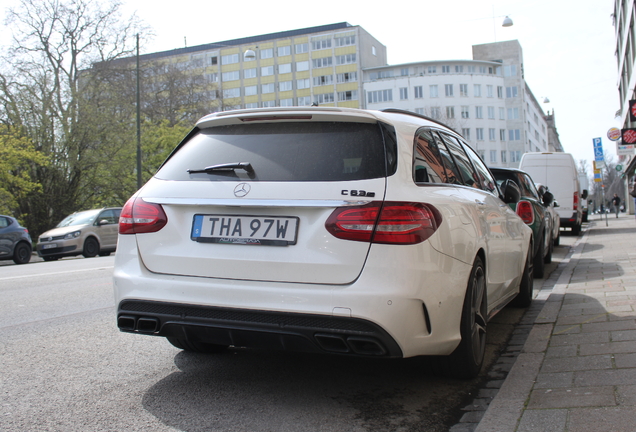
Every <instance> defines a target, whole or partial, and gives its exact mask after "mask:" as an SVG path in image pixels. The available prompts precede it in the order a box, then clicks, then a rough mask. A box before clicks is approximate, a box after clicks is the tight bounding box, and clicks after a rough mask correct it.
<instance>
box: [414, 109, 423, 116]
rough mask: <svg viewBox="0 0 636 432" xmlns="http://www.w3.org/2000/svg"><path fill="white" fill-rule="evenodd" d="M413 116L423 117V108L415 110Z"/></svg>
mask: <svg viewBox="0 0 636 432" xmlns="http://www.w3.org/2000/svg"><path fill="white" fill-rule="evenodd" d="M415 114H419V115H424V108H415Z"/></svg>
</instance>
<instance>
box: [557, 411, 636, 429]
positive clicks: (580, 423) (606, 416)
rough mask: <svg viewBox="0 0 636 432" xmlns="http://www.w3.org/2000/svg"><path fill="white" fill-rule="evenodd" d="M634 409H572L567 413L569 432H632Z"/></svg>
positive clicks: (634, 417)
mask: <svg viewBox="0 0 636 432" xmlns="http://www.w3.org/2000/svg"><path fill="white" fill-rule="evenodd" d="M634 419H636V408H635V407H633V406H626V407H619V408H597V409H572V410H570V413H569V419H568V430H569V431H590V432H598V431H603V432H629V431H633V430H634V423H635V421H634Z"/></svg>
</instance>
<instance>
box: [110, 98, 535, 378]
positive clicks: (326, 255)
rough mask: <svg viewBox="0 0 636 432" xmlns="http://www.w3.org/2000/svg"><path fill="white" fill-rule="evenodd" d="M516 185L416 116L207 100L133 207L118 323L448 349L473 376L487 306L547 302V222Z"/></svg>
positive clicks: (384, 350) (344, 344)
mask: <svg viewBox="0 0 636 432" xmlns="http://www.w3.org/2000/svg"><path fill="white" fill-rule="evenodd" d="M502 189H503V190H502V192H501V193H500V191H499V189H498V187H497V184H496V182H495V179H494V178H493V177H492V175H491V173H490V171H489V170H488V169H487V168H486V166H485V165H484V164H483V162H482V161H481V159H480V158H479V156H478V155H477V154H476V153H475V152H474V151H473V150H472V149H471V148H470V147H469V146H468V145H467V144H466V143H465V142H464V141H463V139H462V137H461V136H460V135H457V134H456V133H454V132H453V131H452V130H450V129H449V128H447V127H445V126H443V125H442V124H440V123H438V122H435V121H432V120H430V119H427V118H426V117H423V116H419V115H417V114H414V113H410V112H406V111H399V110H385V111H366V110H358V109H347V108H334V107H324V108H323V107H305V108H271V109H256V110H242V111H229V112H222V113H215V114H210V115H209V116H206V117H204V118H202V119H201V120H200V121H199V122H198V123H197V125H196V127H195V128H194V130H193V131H192V132H191V133H190V134H189V135H188V136H187V137H186V138H185V139H184V141H183V142H181V143H180V144H179V145H178V146H177V147H176V149H175V150H174V151H173V152H172V154H171V155H170V157H169V158H168V159H167V160H166V161H165V162H164V164H163V165H162V166H161V168H160V169H159V170H158V172H157V173H156V174H155V175H154V177H153V178H152V179H150V180H149V181H148V183H146V184H145V185H144V186H143V187H142V188H141V189H140V190H139V191H138V192H137V193H136V194H135V195H134V196H133V197H131V198H130V199H129V200H128V202H127V203H126V204H125V206H124V208H123V210H122V213H121V218H120V223H119V249H118V252H117V256H116V257H115V269H114V290H115V300H116V305H117V324H118V327H119V329H120V330H121V331H124V332H132V333H138V334H145V335H154V336H165V337H166V338H167V339H168V341H169V342H171V343H172V344H173V345H174V346H176V347H177V348H180V349H184V350H187V351H196V352H218V351H222V350H224V349H226V348H227V347H228V346H238V347H254V348H272V349H285V350H294V351H305V352H315V353H331V354H341V355H353V356H366V357H374V358H400V357H412V356H420V355H433V356H446V357H444V360H443V361H441V362H440V363H439V364H440V367H441V368H442V369H443V371H444V372H446V373H448V374H451V375H454V376H458V377H472V376H475V375H476V374H477V373H478V372H479V369H480V367H481V365H482V362H483V356H484V348H485V338H486V328H487V322H488V320H489V319H490V318H491V317H492V316H493V315H494V314H495V313H497V312H498V311H499V310H501V308H503V307H504V306H505V305H507V304H508V303H510V302H511V301H513V300H515V302H516V304H517V305H520V306H527V305H528V304H529V303H530V301H531V300H532V276H533V266H532V244H531V243H532V230H531V229H530V228H528V227H527V226H526V225H525V224H524V223H523V221H521V219H520V218H519V217H518V216H517V215H516V214H515V213H514V212H513V211H512V210H511V209H510V208H509V207H508V206H507V205H505V202H509V203H512V202H515V200H518V199H519V190H518V188H517V187H516V186H515V185H514V184H513V183H512V182H508V183H507V184H505V185H503V187H502ZM504 199H505V200H506V201H504Z"/></svg>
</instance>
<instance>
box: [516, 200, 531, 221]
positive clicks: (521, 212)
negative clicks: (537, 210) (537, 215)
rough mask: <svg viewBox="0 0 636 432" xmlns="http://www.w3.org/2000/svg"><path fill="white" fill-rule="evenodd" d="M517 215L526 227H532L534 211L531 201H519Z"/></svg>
mask: <svg viewBox="0 0 636 432" xmlns="http://www.w3.org/2000/svg"><path fill="white" fill-rule="evenodd" d="M517 215H518V216H519V217H520V218H521V220H523V221H524V222H525V223H526V225H532V223H533V222H534V209H533V208H532V204H531V203H530V202H529V201H519V202H518V203H517Z"/></svg>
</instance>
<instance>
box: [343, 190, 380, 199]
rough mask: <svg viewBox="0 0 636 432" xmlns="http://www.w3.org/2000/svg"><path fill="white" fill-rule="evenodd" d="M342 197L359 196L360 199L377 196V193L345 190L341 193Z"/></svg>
mask: <svg viewBox="0 0 636 432" xmlns="http://www.w3.org/2000/svg"><path fill="white" fill-rule="evenodd" d="M340 194H341V195H349V196H359V197H374V196H375V192H367V191H363V190H355V189H352V190H346V189H343V190H342V192H340Z"/></svg>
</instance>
